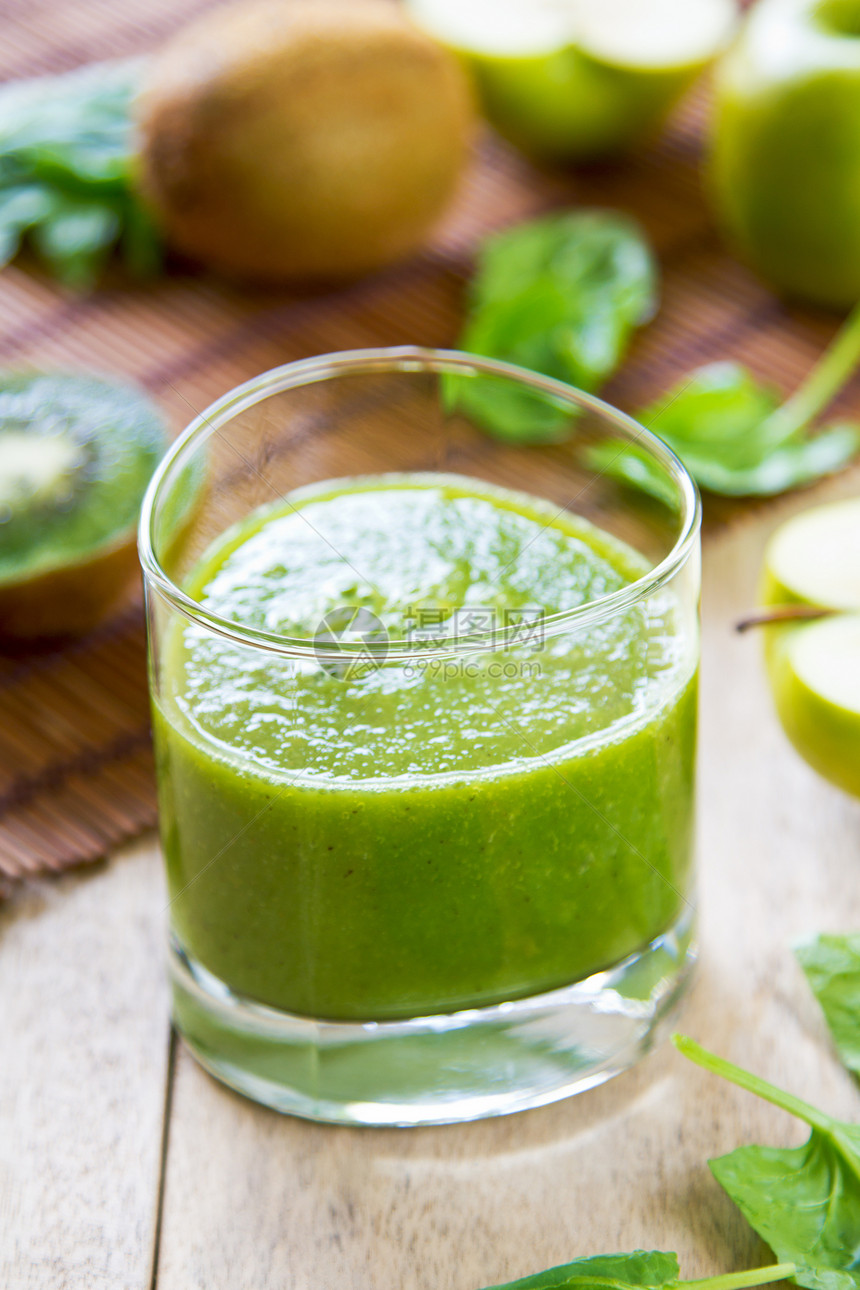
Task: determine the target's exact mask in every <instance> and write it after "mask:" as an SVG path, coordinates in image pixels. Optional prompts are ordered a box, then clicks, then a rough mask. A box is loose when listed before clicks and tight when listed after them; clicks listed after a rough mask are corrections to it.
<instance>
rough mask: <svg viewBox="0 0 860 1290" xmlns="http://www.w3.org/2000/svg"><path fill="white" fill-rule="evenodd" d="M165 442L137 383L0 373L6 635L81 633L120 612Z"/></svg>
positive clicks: (0, 603) (1, 621) (0, 621)
mask: <svg viewBox="0 0 860 1290" xmlns="http://www.w3.org/2000/svg"><path fill="white" fill-rule="evenodd" d="M167 440H168V436H167V430H166V426H165V424H164V421H163V419H162V416H161V414H160V412H159V411H158V409H157V408H156V407H155V406H154V404H153V403H152V402H151V401H150V400H149V399H148V398H147V397H146V395H145V394H143V393H142V392H141V391H139V390H138V389H136V388H135V387H134V386H130V385H128V384H126V383H124V382H119V381H113V380H109V379H106V378H103V377H97V376H90V375H74V374H67V373H62V372H57V373H48V372H2V371H0V636H2V637H6V638H14V639H22V638H35V637H44V636H64V635H73V634H74V635H78V634H81V633H83V632H86V631H89V630H90V629H91V628H92V627H94V626H95V625H96V624H97V623H98V622H99V621H100V620H101V619H103V618H104V617H105V616H106V615H107V614H108V613H109V612H110V611H111V609H112V608H114V607H115V605H116V604H117V602H118V600H119V599H120V598H121V597H122V595H123V593H124V592H125V591H126V589H127V587H128V584H129V582H130V580H131V578H132V577H134V576H135V574H136V572H137V567H138V566H137V550H136V543H135V536H136V526H137V518H138V513H139V511H140V503H141V499H142V497H143V493H144V491H145V489H146V485H147V484H148V482H149V479H150V477H151V475H152V472H153V470H154V469H155V466H156V464H157V463H158V461H159V459H160V457H161V455H162V453H163V452H164V450H165V448H166V446H167Z"/></svg>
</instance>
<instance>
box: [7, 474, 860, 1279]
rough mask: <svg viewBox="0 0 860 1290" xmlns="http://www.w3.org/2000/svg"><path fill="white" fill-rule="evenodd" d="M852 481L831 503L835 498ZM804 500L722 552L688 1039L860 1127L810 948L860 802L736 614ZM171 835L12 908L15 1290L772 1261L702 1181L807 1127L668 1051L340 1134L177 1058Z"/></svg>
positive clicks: (852, 897) (732, 534) (710, 619)
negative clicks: (536, 1098) (794, 740)
mask: <svg viewBox="0 0 860 1290" xmlns="http://www.w3.org/2000/svg"><path fill="white" fill-rule="evenodd" d="M858 488H860V474H858V472H854V474H853V476H844V477H842V478H841V479H840V480H839V481H838V482H834V483H831V484H829V485H827V486H825V487H824V488H821V489H819V490H817V496H820V497H836V496H842V495H846V494H848V493H850V492H852V491H854V492H856V491H858ZM807 502H808V498H807V497H804V498H803V499H798V498H796V499H792V500H791V501H790V502H788V503H785V504H781V505H778V506H776V507H774V508H772V509H770V510H769V511H768V512H767V514H766V516H763V517H761V518H760V519H757V520H756V521H755V522H753V523H749V524H744V525H741V526H738V527H736V528H735V529H733V530H732V529H730V530H727V531H725V532H723V533H722V534H721V535H720V536H718V537H716V538H714V539H712V540H711V541H710V542H709V543H708V544H707V547H706V553H705V579H704V595H703V607H704V668H703V686H702V701H703V712H702V732H701V780H700V784H701V815H700V840H701V841H700V858H701V906H702V917H701V932H702V956H701V966H700V971H699V975H698V980H697V983H696V986H695V988H694V991H693V993H692V996H691V998H690V1001H689V1003H688V1006H687V1008H686V1011H685V1014H684V1016H683V1028H684V1029H685V1030H687V1031H688V1032H689V1033H691V1034H693V1035H694V1036H696V1037H697V1038H699V1039H700V1040H701V1041H703V1042H704V1043H706V1044H707V1045H708V1046H710V1047H713V1048H715V1049H717V1050H718V1051H719V1052H721V1053H724V1054H726V1055H727V1056H730V1057H732V1058H733V1059H735V1060H737V1061H740V1062H742V1063H744V1064H747V1065H749V1066H751V1067H753V1068H755V1069H756V1070H758V1071H759V1072H761V1073H762V1074H764V1075H766V1076H768V1077H770V1078H772V1079H774V1080H776V1081H778V1082H783V1083H784V1084H786V1085H787V1086H788V1087H790V1088H791V1089H792V1090H793V1091H795V1092H796V1093H799V1094H800V1095H801V1096H806V1097H809V1098H812V1099H813V1100H818V1101H820V1102H821V1103H822V1104H823V1105H824V1106H827V1107H830V1108H831V1109H833V1110H834V1111H835V1112H836V1113H837V1114H843V1115H845V1116H846V1117H854V1118H856V1117H857V1115H858V1112H860V1098H858V1094H857V1091H856V1089H855V1088H854V1087H853V1085H852V1083H851V1081H850V1079H849V1078H848V1077H847V1076H846V1075H845V1074H844V1073H843V1072H842V1071H841V1069H840V1067H839V1065H838V1063H837V1061H836V1059H835V1057H834V1055H833V1053H832V1051H831V1048H830V1045H829V1043H828V1040H827V1036H826V1034H825V1031H824V1027H823V1024H822V1021H821V1019H820V1016H819V1013H818V1011H817V1006H816V1005H815V1003H814V1002H813V1000H812V998H811V996H810V994H809V993H808V991H807V988H806V986H805V983H804V980H803V978H802V975H801V972H800V969H799V968H798V967H797V965H796V963H795V962H794V960H793V957H792V954H791V945H792V943H793V941H794V940H795V939H796V938H798V937H799V936H801V935H803V934H804V933H806V932H810V931H814V930H820V929H831V930H847V929H850V928H856V927H860V804H858V803H856V802H853V801H851V800H849V799H848V798H847V797H844V796H842V795H841V794H839V793H838V792H836V790H834V789H831V788H830V787H829V786H828V785H827V784H825V783H824V782H823V781H821V780H819V779H818V778H817V777H816V776H815V775H813V773H812V772H811V771H810V770H808V769H807V767H806V766H805V765H804V764H803V763H802V762H801V761H800V760H799V759H798V758H797V757H796V756H795V755H794V753H793V752H792V750H791V749H790V747H789V746H788V745H787V743H786V741H785V740H784V738H783V736H782V734H781V732H780V730H779V729H778V727H777V725H776V723H775V720H774V718H773V716H772V714H771V711H770V706H769V701H768V695H767V693H766V688H765V684H764V678H763V675H762V669H761V665H760V659H759V650H758V644H757V642H756V641H754V640H753V639H751V638H750V637H749V636H747V637H738V636H736V635H735V634H734V633H733V632H732V630H731V624H732V621H733V619H735V618H736V617H737V616H738V615H739V614H740V613H741V612H742V611H743V610H744V609H745V608H747V607H748V606H749V605H750V604H751V603H752V601H753V597H754V592H755V584H756V575H757V570H758V566H759V560H760V557H761V551H762V545H763V542H764V540H765V538H766V536H767V533H768V532H769V531H770V529H771V528H772V527H773V524H774V523H775V522H776V520H777V519H778V518H780V517H782V516H783V515H784V514H786V513H788V512H790V511H792V510H794V509H798V508H799V507H800V506H802V505H806V504H807ZM164 905H165V897H164V887H163V882H162V876H161V871H160V863H159V855H158V848H157V846H156V844H155V842H154V841H153V840H152V839H147V840H146V841H144V842H142V843H140V844H137V845H135V846H133V847H130V848H128V849H127V850H125V851H124V852H122V853H121V854H119V855H117V856H115V857H114V858H113V859H112V860H111V861H110V863H108V864H107V865H105V866H104V868H102V869H100V870H99V871H98V872H88V873H86V874H85V875H82V876H71V875H70V876H67V877H65V878H63V879H61V880H59V881H57V882H52V883H46V884H45V885H44V886H42V887H39V888H36V889H33V890H31V891H29V892H28V893H27V894H26V895H25V896H23V897H19V898H18V899H17V900H15V901H14V902H13V903H12V904H11V905H10V907H9V908H8V909H7V910H6V912H5V913H4V914H2V916H0V1018H2V1020H0V1036H2V1039H0V1043H2V1059H1V1060H0V1285H2V1286H4V1287H9V1288H10V1290H12V1288H13V1287H14V1290H24V1288H25V1287H26V1288H28V1290H29V1287H33V1288H34V1290H35V1288H36V1287H38V1290H55V1288H56V1290H61V1288H63V1290H66V1288H67V1287H68V1288H70V1290H71V1288H72V1287H74V1290H78V1288H80V1290H132V1288H135V1290H136V1288H137V1287H141V1290H143V1288H148V1287H151V1286H157V1287H158V1290H192V1287H200V1288H201V1290H257V1288H259V1290H263V1287H266V1288H275V1287H277V1288H278V1290H280V1287H284V1288H285V1290H287V1288H289V1290H319V1288H325V1290H329V1288H331V1290H334V1288H335V1287H337V1290H375V1288H376V1287H385V1288H386V1290H391V1288H392V1287H397V1288H398V1290H442V1288H444V1290H476V1288H477V1287H479V1286H484V1285H488V1284H490V1283H492V1282H497V1281H502V1280H506V1279H509V1278H511V1277H514V1276H518V1275H523V1274H525V1273H527V1272H529V1271H532V1270H537V1269H539V1268H542V1267H545V1266H548V1265H550V1264H553V1263H558V1262H562V1261H565V1260H566V1259H569V1258H572V1257H574V1256H576V1255H581V1254H587V1253H597V1252H599V1251H609V1250H623V1249H633V1248H635V1247H637V1246H641V1247H646V1248H664V1249H673V1250H677V1251H678V1252H679V1254H680V1256H681V1264H682V1268H683V1270H684V1272H685V1273H686V1274H687V1275H688V1276H698V1275H705V1274H707V1273H710V1272H717V1271H720V1270H724V1271H728V1270H730V1269H733V1268H740V1267H743V1266H754V1264H753V1263H752V1261H753V1260H759V1259H761V1258H762V1256H763V1251H762V1250H761V1249H760V1248H759V1242H758V1240H757V1238H756V1237H755V1236H754V1235H753V1233H752V1232H751V1231H750V1230H749V1228H748V1227H747V1226H746V1224H745V1223H744V1220H743V1219H742V1218H741V1217H740V1215H739V1213H738V1212H737V1211H736V1210H735V1209H734V1207H733V1206H732V1204H731V1203H730V1202H729V1201H728V1200H727V1198H726V1197H725V1196H724V1194H723V1193H722V1192H721V1190H720V1188H719V1187H718V1186H717V1184H716V1182H715V1181H714V1180H713V1179H712V1178H711V1176H710V1174H709V1171H708V1169H707V1166H706V1163H705V1162H706V1160H707V1158H708V1156H713V1155H716V1154H718V1153H720V1152H723V1151H726V1150H728V1149H730V1148H732V1147H734V1146H736V1145H738V1144H739V1143H741V1142H747V1141H769V1142H773V1143H787V1142H791V1141H796V1140H799V1138H800V1137H801V1136H802V1135H801V1133H800V1131H799V1126H797V1125H796V1124H794V1123H793V1122H791V1121H789V1120H788V1118H787V1117H786V1116H784V1115H783V1114H782V1113H780V1112H778V1111H775V1110H773V1109H772V1108H769V1107H766V1106H764V1105H763V1104H761V1103H759V1102H757V1101H755V1100H754V1099H753V1098H751V1097H750V1096H748V1095H747V1094H745V1093H742V1092H740V1091H738V1090H736V1089H734V1088H731V1087H729V1086H727V1085H724V1084H722V1083H721V1082H718V1081H716V1080H714V1079H712V1078H711V1077H709V1076H707V1075H705V1074H704V1073H703V1072H701V1071H699V1070H698V1069H696V1068H694V1067H692V1066H689V1065H688V1064H686V1063H685V1062H684V1061H683V1060H682V1059H681V1058H680V1057H679V1056H677V1055H676V1054H675V1053H674V1052H673V1051H671V1050H668V1049H664V1050H662V1051H660V1052H658V1053H656V1054H655V1055H653V1056H652V1057H650V1058H649V1059H648V1060H647V1061H646V1062H645V1063H644V1064H643V1065H642V1066H641V1067H640V1068H639V1069H638V1070H636V1071H635V1072H632V1073H630V1074H627V1075H624V1076H622V1077H621V1078H619V1079H617V1080H615V1081H614V1082H613V1083H611V1084H609V1085H606V1086H604V1088H602V1089H599V1090H597V1091H596V1092H593V1093H589V1094H584V1095H581V1096H579V1097H577V1098H574V1099H572V1100H570V1101H568V1102H563V1103H560V1104H558V1105H556V1106H553V1107H548V1108H545V1109H543V1110H539V1111H532V1112H528V1113H526V1114H524V1115H518V1116H513V1117H510V1118H507V1119H502V1120H494V1121H484V1122H483V1123H480V1124H475V1125H470V1126H465V1127H452V1128H440V1129H423V1130H412V1131H401V1130H360V1129H333V1128H326V1127H320V1126H316V1125H310V1124H304V1123H301V1122H299V1121H297V1120H292V1119H286V1118H281V1117H279V1116H277V1115H275V1114H273V1113H271V1112H269V1111H265V1110H262V1109H260V1108H258V1107H256V1106H254V1105H252V1104H251V1103H250V1102H246V1101H244V1100H243V1099H241V1098H240V1097H238V1096H236V1095H234V1094H233V1093H230V1092H228V1091H227V1090H226V1089H223V1088H221V1087H220V1086H219V1085H217V1084H216V1083H214V1082H213V1081H212V1080H211V1079H210V1078H209V1077H208V1076H207V1075H205V1074H204V1073H203V1072H202V1071H201V1070H200V1069H199V1068H198V1067H197V1066H196V1065H195V1063H194V1062H193V1060H192V1059H191V1058H190V1057H189V1056H188V1054H187V1053H186V1051H185V1050H184V1049H183V1047H182V1045H181V1044H179V1045H176V1046H174V1045H173V1044H172V1043H171V1040H170V1035H169V1030H168V1017H167V997H166V990H165V986H164V980H163V975H162V968H161V949H162V931H163V923H164V916H165V910H164Z"/></svg>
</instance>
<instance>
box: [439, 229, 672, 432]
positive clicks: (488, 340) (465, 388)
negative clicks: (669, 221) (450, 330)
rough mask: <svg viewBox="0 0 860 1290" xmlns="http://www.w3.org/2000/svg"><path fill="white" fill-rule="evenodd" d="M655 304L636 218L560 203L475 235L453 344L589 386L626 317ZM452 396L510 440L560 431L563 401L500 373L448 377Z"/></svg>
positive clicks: (566, 425)
mask: <svg viewBox="0 0 860 1290" xmlns="http://www.w3.org/2000/svg"><path fill="white" fill-rule="evenodd" d="M656 307H657V268H656V263H655V260H654V257H653V254H652V252H651V250H650V248H649V246H648V244H647V242H646V241H645V239H644V236H643V234H642V233H641V232H640V231H639V229H638V227H637V226H636V224H635V223H634V222H633V221H632V220H630V219H629V218H627V217H626V216H624V215H620V214H616V213H614V212H612V211H600V210H583V211H564V212H561V213H555V214H552V215H548V216H543V217H541V218H539V219H536V220H531V221H529V222H527V223H525V224H520V225H518V226H516V227H515V228H512V229H507V230H505V231H504V232H502V233H496V234H494V235H493V236H491V237H490V238H488V239H487V241H486V242H485V243H484V246H483V248H482V250H481V253H480V256H479V259H478V268H477V273H476V276H475V278H474V279H473V282H472V286H471V293H470V309H469V316H468V319H467V321H466V324H465V327H464V329H463V332H462V334H461V336H460V340H459V348H460V349H462V350H466V351H467V352H469V353H472V354H480V355H483V356H484V357H488V358H496V359H501V360H503V361H505V362H509V363H516V364H518V365H519V366H521V367H527V368H530V369H532V370H533V371H536V372H540V373H542V374H543V375H545V376H551V377H555V378H556V379H558V380H562V381H566V382H567V383H569V384H572V385H576V386H578V387H579V388H580V389H583V390H590V391H592V390H597V389H599V387H600V386H601V385H602V383H603V382H604V381H605V380H606V379H607V377H608V376H610V375H611V374H612V372H614V371H615V369H616V367H617V366H618V364H619V363H620V361H621V359H622V357H623V355H624V352H625V350H626V348H627V344H628V342H629V340H630V336H631V334H632V332H633V329H634V328H635V327H638V326H641V325H642V324H643V323H645V322H647V321H648V320H649V319H650V318H651V317H652V316H653V314H654V312H655V310H656ZM452 391H453V392H454V393H455V399H454V401H456V404H457V406H458V407H460V408H461V409H462V410H463V411H465V412H466V413H467V414H468V415H470V416H472V417H473V418H474V420H476V421H477V422H478V423H479V424H480V425H481V426H483V427H484V429H486V430H488V431H490V433H492V434H495V435H497V436H498V437H499V438H502V439H508V440H511V441H513V442H518V443H523V442H533V443H539V442H547V441H551V440H556V439H560V438H564V437H565V436H566V435H567V434H568V433H569V431H570V428H571V413H570V409H569V408H564V407H561V406H559V405H558V404H557V403H553V401H552V400H551V399H547V398H545V397H543V396H541V395H539V394H530V393H529V392H528V391H520V392H519V393H518V394H517V395H516V397H514V387H513V386H512V385H511V384H510V382H508V381H505V380H504V379H496V378H492V377H473V378H468V377H454V378H451V379H450V380H449V382H448V394H449V402H450V401H452V400H451V395H452Z"/></svg>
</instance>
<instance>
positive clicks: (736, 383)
mask: <svg viewBox="0 0 860 1290" xmlns="http://www.w3.org/2000/svg"><path fill="white" fill-rule="evenodd" d="M858 361H860V306H858V307H857V308H856V309H855V310H854V312H853V313H852V314H851V316H850V318H849V319H848V321H847V322H846V323H845V325H844V326H843V328H842V330H841V331H840V332H839V334H838V335H837V337H836V339H835V341H834V342H833V343H832V345H831V346H830V348H829V349H828V350H827V351H826V352H825V354H824V356H823V358H822V359H821V360H820V362H819V363H818V364H817V365H816V367H815V368H814V369H813V371H812V372H811V373H810V375H809V376H808V378H807V379H806V381H804V383H803V384H802V385H801V387H800V388H799V389H798V390H797V391H796V392H795V394H794V395H792V397H791V398H790V399H788V400H787V401H786V402H785V403H783V404H782V405H781V406H780V401H779V396H778V394H777V392H776V391H775V390H774V389H773V388H772V387H771V386H768V385H766V384H763V383H761V382H759V381H757V380H756V378H755V377H754V376H753V375H752V374H751V373H750V372H749V371H748V370H747V368H745V367H743V366H742V365H741V364H739V363H710V364H708V365H707V366H705V367H700V368H698V369H696V371H694V372H692V373H691V374H690V375H688V376H687V377H685V378H684V379H683V380H682V381H680V382H679V383H678V384H677V385H676V386H675V387H674V388H673V389H672V390H670V391H669V393H668V394H667V395H666V396H665V397H664V398H663V399H661V400H660V401H659V402H657V403H655V404H652V406H650V407H647V408H644V409H643V410H642V411H641V412H640V413H638V415H637V420H639V421H641V422H642V424H643V425H645V426H647V427H648V428H649V429H650V430H653V431H654V432H655V434H658V435H660V437H661V438H662V439H664V440H665V441H666V443H668V445H669V447H670V448H672V449H673V450H674V451H675V452H676V453H677V454H678V456H679V457H680V458H681V460H682V461H683V462H684V464H685V465H686V466H687V468H688V470H689V471H690V473H691V474H692V475H693V476H694V477H695V479H696V480H697V481H698V483H699V484H700V485H701V486H702V488H705V489H707V490H708V491H709V492H712V493H721V494H722V495H724V496H730V497H749V496H769V495H772V494H774V493H782V492H785V491H787V490H788V489H790V488H797V487H799V486H800V485H802V484H808V483H811V482H812V481H813V480H815V479H820V478H821V477H822V476H823V475H829V474H832V473H833V472H834V471H836V470H840V469H841V468H842V467H843V466H845V465H847V464H848V462H849V461H850V460H851V459H852V457H854V456H855V455H856V453H857V452H858V450H860V426H857V425H853V424H844V423H843V424H836V425H832V426H829V427H827V428H826V429H823V430H819V431H817V432H813V430H812V425H813V423H814V421H815V420H816V418H817V417H818V416H819V414H820V413H821V412H822V411H823V410H824V408H826V406H827V405H828V404H829V403H830V402H832V400H833V399H834V398H835V397H836V395H837V394H838V392H839V390H840V389H841V388H842V386H843V385H844V384H845V382H846V381H847V380H848V378H849V377H850V376H851V374H852V373H853V371H854V369H855V367H856V366H857V363H858ZM632 451H633V450H632V449H627V450H626V451H624V450H623V445H622V444H619V451H618V452H617V453H616V454H614V456H613V458H612V460H606V459H605V457H603V458H601V457H600V455H599V454H598V455H595V454H594V452H593V450H592V454H591V455H590V459H589V460H590V464H591V465H592V466H593V468H594V469H598V470H601V471H602V473H604V474H608V475H610V476H612V477H614V478H616V479H619V480H621V481H622V482H627V483H629V482H630V479H631V471H632V470H633V468H634V467H633V463H632V462H631V461H629V460H628V457H630V456H632ZM640 486H647V485H644V484H643V485H640Z"/></svg>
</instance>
